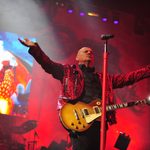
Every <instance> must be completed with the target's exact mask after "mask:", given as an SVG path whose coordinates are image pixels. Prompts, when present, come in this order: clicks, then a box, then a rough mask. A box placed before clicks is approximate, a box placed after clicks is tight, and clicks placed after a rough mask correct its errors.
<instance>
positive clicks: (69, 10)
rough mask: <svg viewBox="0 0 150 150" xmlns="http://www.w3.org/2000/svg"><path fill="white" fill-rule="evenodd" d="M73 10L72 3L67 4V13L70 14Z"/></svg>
mask: <svg viewBox="0 0 150 150" xmlns="http://www.w3.org/2000/svg"><path fill="white" fill-rule="evenodd" d="M73 11H74V8H73V6H72V5H68V6H67V13H69V14H72V13H73Z"/></svg>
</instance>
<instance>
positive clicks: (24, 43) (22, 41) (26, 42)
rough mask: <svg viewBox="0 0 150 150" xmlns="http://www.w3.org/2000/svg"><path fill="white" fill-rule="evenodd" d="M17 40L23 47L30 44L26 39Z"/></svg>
mask: <svg viewBox="0 0 150 150" xmlns="http://www.w3.org/2000/svg"><path fill="white" fill-rule="evenodd" d="M18 40H19V41H20V43H22V44H23V45H24V46H27V47H29V46H30V45H29V44H28V43H29V42H30V40H29V39H28V38H24V40H22V39H20V38H18Z"/></svg>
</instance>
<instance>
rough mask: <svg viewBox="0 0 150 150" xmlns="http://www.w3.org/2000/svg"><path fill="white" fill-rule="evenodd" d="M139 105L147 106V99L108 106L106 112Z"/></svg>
mask: <svg viewBox="0 0 150 150" xmlns="http://www.w3.org/2000/svg"><path fill="white" fill-rule="evenodd" d="M139 104H147V99H144V100H139V101H135V102H127V103H122V104H114V105H108V106H106V111H111V110H116V109H121V108H126V107H131V106H136V105H139Z"/></svg>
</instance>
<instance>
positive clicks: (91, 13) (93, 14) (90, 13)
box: [87, 12, 99, 17]
mask: <svg viewBox="0 0 150 150" xmlns="http://www.w3.org/2000/svg"><path fill="white" fill-rule="evenodd" d="M87 15H88V16H91V17H98V16H99V14H98V13H95V12H88V13H87Z"/></svg>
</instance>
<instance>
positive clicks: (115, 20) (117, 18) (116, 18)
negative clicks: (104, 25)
mask: <svg viewBox="0 0 150 150" xmlns="http://www.w3.org/2000/svg"><path fill="white" fill-rule="evenodd" d="M113 23H114V24H116V25H117V24H119V17H117V16H115V17H113Z"/></svg>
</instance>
